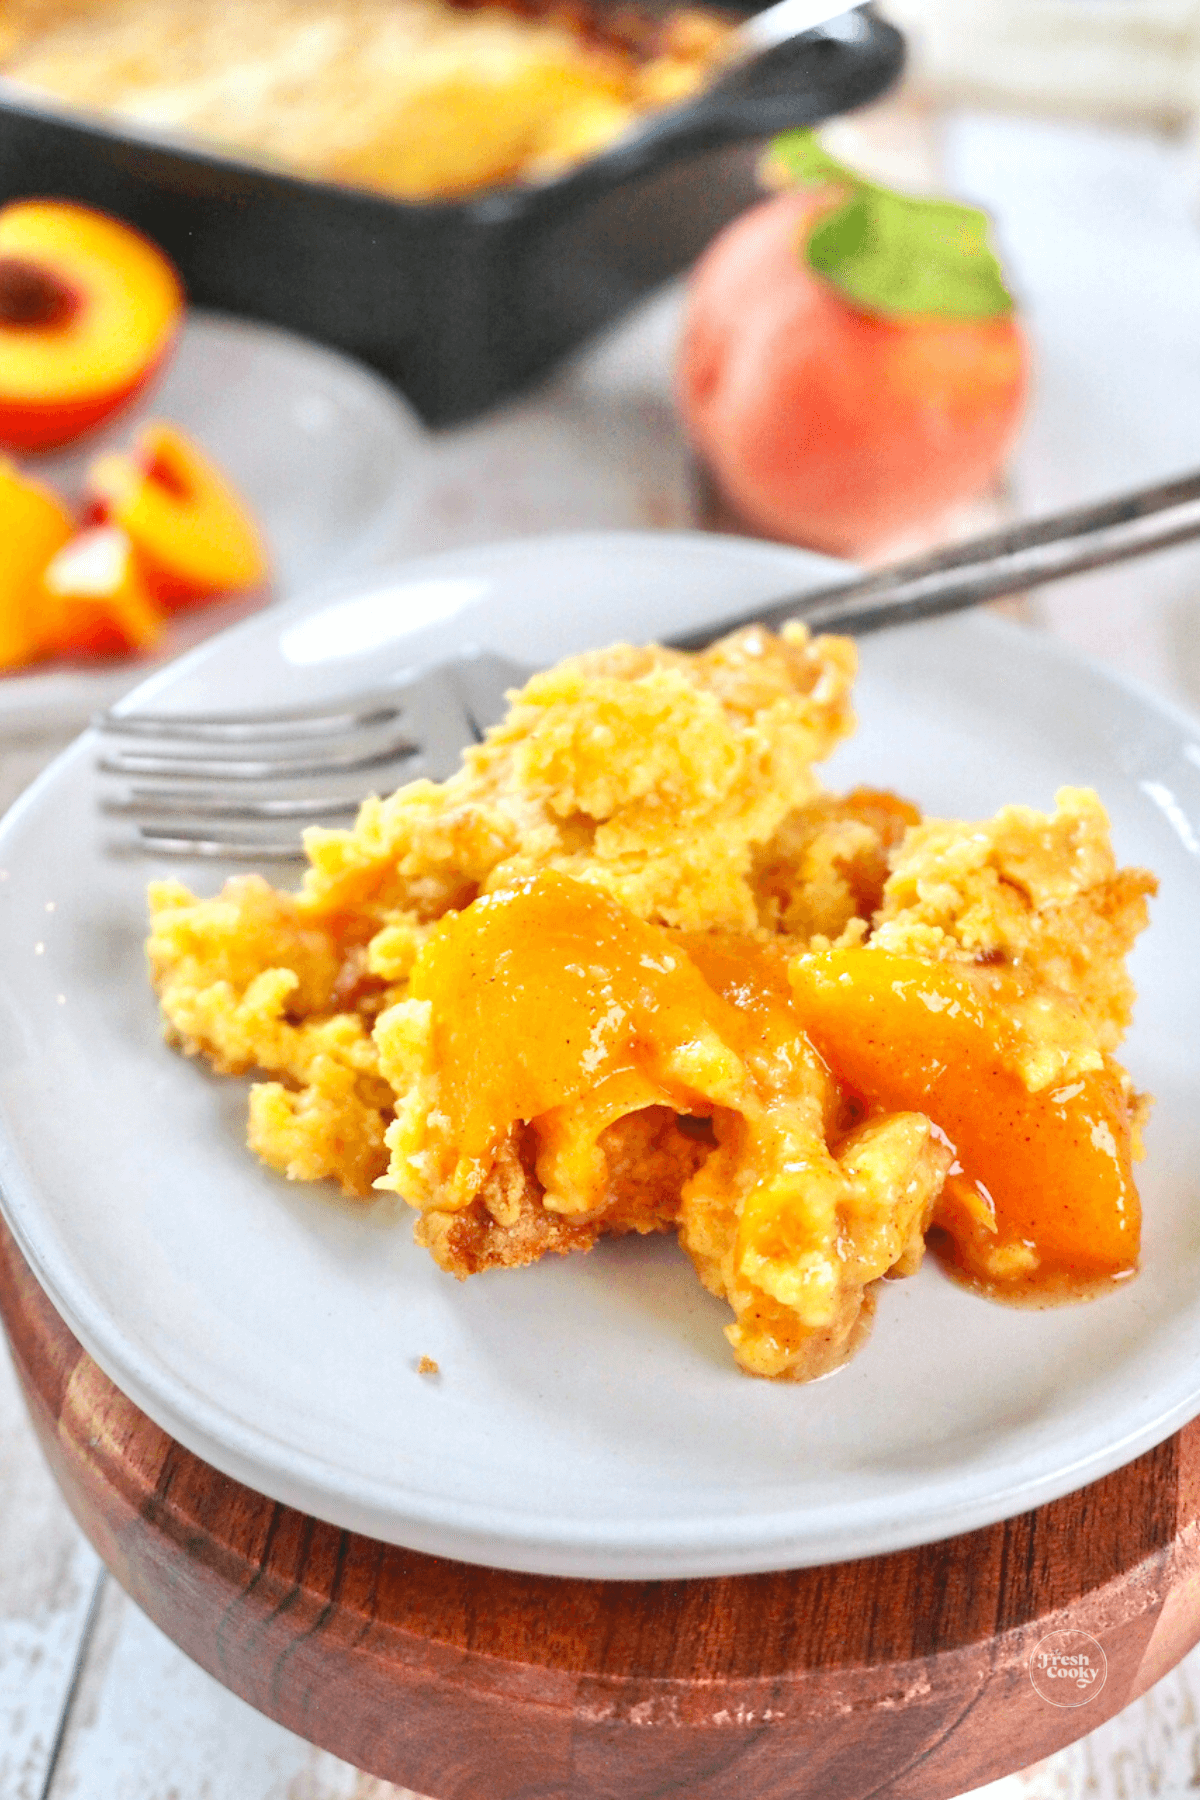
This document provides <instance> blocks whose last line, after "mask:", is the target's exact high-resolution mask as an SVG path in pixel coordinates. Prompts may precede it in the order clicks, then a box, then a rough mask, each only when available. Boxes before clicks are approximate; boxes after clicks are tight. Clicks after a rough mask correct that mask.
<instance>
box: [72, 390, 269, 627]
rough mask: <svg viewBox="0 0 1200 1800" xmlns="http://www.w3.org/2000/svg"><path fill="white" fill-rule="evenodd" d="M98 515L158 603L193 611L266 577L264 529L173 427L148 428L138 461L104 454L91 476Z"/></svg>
mask: <svg viewBox="0 0 1200 1800" xmlns="http://www.w3.org/2000/svg"><path fill="white" fill-rule="evenodd" d="M88 485H89V489H90V492H91V495H92V497H93V499H94V501H95V503H96V506H97V510H98V512H99V514H100V516H101V517H102V518H103V519H104V520H106V521H107V522H109V523H110V524H114V525H120V526H121V527H122V529H123V530H125V531H127V532H128V533H129V536H130V537H131V538H132V540H133V542H134V545H135V546H136V548H137V552H138V556H139V558H140V560H141V564H142V569H143V571H144V573H145V576H146V580H147V585H148V587H149V591H150V593H151V594H152V595H153V597H154V599H155V600H157V601H158V603H159V605H161V606H165V607H167V608H175V607H181V606H190V605H193V604H195V603H196V602H197V601H200V600H208V599H211V598H212V597H213V596H214V595H216V594H236V593H241V592H244V591H245V590H246V589H248V588H254V587H258V586H259V585H260V584H261V583H262V582H264V581H265V580H266V578H267V573H268V563H267V553H266V549H265V546H264V544H263V541H262V537H261V535H260V533H259V530H258V527H257V526H256V525H255V523H254V520H253V519H252V518H251V517H250V514H249V513H248V512H247V510H246V508H245V507H244V506H243V504H242V502H241V500H240V498H239V497H238V495H237V494H236V493H235V491H234V489H233V488H232V487H231V486H230V484H229V482H228V481H226V479H225V477H224V475H222V473H221V471H220V470H219V469H218V468H217V467H216V465H215V464H214V463H213V462H211V461H210V460H209V458H208V457H207V456H205V454H204V452H203V451H202V450H201V449H200V447H199V446H198V445H197V444H194V443H192V441H191V440H190V438H187V437H185V436H184V434H183V432H182V431H178V430H176V428H175V427H174V426H172V425H161V424H153V425H147V426H146V428H145V430H144V431H142V432H141V433H140V435H139V437H138V440H137V444H136V447H135V449H134V453H133V455H132V456H122V455H113V456H102V457H99V458H98V459H97V461H96V462H95V463H93V465H92V467H91V469H90V470H89V471H88Z"/></svg>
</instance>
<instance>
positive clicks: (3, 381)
mask: <svg viewBox="0 0 1200 1800" xmlns="http://www.w3.org/2000/svg"><path fill="white" fill-rule="evenodd" d="M183 308H184V297H183V290H182V288H181V287H180V285H179V279H178V277H177V276H176V274H175V271H174V269H173V268H172V267H171V264H170V263H169V262H168V261H167V258H166V257H165V256H164V255H163V254H162V252H161V251H160V250H157V249H156V248H155V247H154V245H153V244H151V243H150V242H149V241H148V239H146V238H144V237H142V235H141V233H140V232H137V231H134V230H132V229H131V228H130V227H129V226H128V225H122V224H121V223H120V222H119V221H118V220H116V219H110V218H108V217H107V216H106V215H105V214H103V213H97V212H93V211H91V210H90V209H89V208H87V207H83V206H75V205H72V204H69V203H68V202H65V201H58V200H23V201H18V202H16V203H15V204H13V205H11V206H6V207H4V208H2V209H0V448H3V449H6V450H50V449H54V448H56V447H57V446H59V445H61V444H66V443H69V442H71V440H72V439H74V438H77V437H80V436H81V435H82V434H83V433H84V432H87V431H91V430H92V429H93V428H94V427H96V426H97V425H100V424H102V423H103V422H104V421H105V420H107V419H109V418H111V417H112V416H113V415H114V414H115V413H117V412H119V411H120V410H121V408H122V407H123V406H125V405H126V404H127V403H128V402H129V401H130V400H132V399H133V398H134V397H135V396H136V395H137V394H138V393H140V392H141V390H142V389H143V388H144V387H145V386H146V384H147V383H148V382H149V381H150V379H151V378H152V376H153V375H154V374H155V373H156V371H157V370H158V368H159V367H160V365H161V364H162V363H163V361H164V359H165V358H166V356H167V354H168V353H169V351H170V348H171V346H172V344H173V342H174V339H175V335H176V332H177V331H178V329H179V325H180V322H181V320H182V318H183Z"/></svg>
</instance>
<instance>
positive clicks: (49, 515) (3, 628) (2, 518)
mask: <svg viewBox="0 0 1200 1800" xmlns="http://www.w3.org/2000/svg"><path fill="white" fill-rule="evenodd" d="M73 529H74V527H73V525H72V523H71V515H70V513H69V512H68V511H67V509H66V507H65V506H64V505H63V503H62V501H61V500H59V499H58V497H57V495H55V494H52V493H51V492H50V490H49V488H45V487H43V486H42V484H41V483H40V482H39V481H29V480H27V479H26V477H25V476H23V475H22V474H20V472H19V471H18V470H17V469H15V468H14V467H13V465H12V464H11V463H10V462H6V461H5V460H4V459H3V458H2V457H0V669H17V668H20V667H21V666H22V664H24V663H27V662H32V661H33V659H34V657H36V656H39V655H40V654H41V653H42V647H41V624H40V618H39V597H40V590H39V583H40V580H41V575H42V571H43V570H44V569H45V567H46V565H47V563H49V561H50V559H51V558H52V557H53V556H54V554H55V552H56V551H57V550H59V549H60V548H61V547H62V545H63V544H65V543H66V542H67V539H68V538H69V537H70V535H71V532H72V530H73Z"/></svg>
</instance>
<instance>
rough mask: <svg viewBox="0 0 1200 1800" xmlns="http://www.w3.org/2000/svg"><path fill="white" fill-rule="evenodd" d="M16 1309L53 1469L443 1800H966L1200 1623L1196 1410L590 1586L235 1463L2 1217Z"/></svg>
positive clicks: (393, 1772) (261, 1694)
mask: <svg viewBox="0 0 1200 1800" xmlns="http://www.w3.org/2000/svg"><path fill="white" fill-rule="evenodd" d="M0 1314H2V1316H3V1319H4V1323H5V1325H6V1327H7V1330H8V1335H9V1339H10V1342H11V1345H12V1350H13V1355H14V1358H15V1361H16V1367H17V1372H18V1375H19V1376H20V1379H21V1382H22V1385H23V1387H24V1391H25V1397H26V1400H27V1402H28V1405H29V1411H30V1414H31V1416H32V1419H33V1423H34V1426H35V1428H36V1430H37V1433H38V1436H39V1438H40V1440H41V1444H42V1448H43V1450H44V1451H45V1453H46V1456H47V1458H48V1460H49V1463H50V1466H51V1468H52V1470H53V1471H54V1474H55V1476H56V1477H57V1479H58V1482H59V1484H60V1486H61V1487H62V1490H63V1492H64V1494H65V1495H66V1498H67V1501H68V1503H69V1504H70V1506H71V1509H72V1511H73V1512H74V1514H75V1517H76V1518H77V1519H78V1521H79V1523H80V1525H81V1526H82V1527H83V1529H84V1531H85V1532H86V1533H87V1535H88V1537H89V1538H90V1539H91V1541H92V1543H93V1544H94V1545H95V1546H96V1549H97V1550H98V1551H99V1553H100V1555H101V1556H102V1557H103V1558H104V1561H105V1562H106V1563H107V1564H108V1566H109V1568H110V1569H111V1570H112V1571H113V1573H114V1574H115V1575H116V1576H117V1578H118V1580H119V1581H120V1582H121V1583H122V1584H123V1586H124V1587H125V1588H126V1589H127V1590H128V1592H129V1593H130V1594H131V1595H132V1597H133V1598H134V1600H136V1601H137V1603H138V1605H139V1606H141V1607H142V1608H143V1609H144V1610H145V1611H146V1612H147V1613H148V1614H149V1616H150V1617H151V1618H152V1619H153V1620H154V1621H155V1623H156V1624H158V1625H159V1626H161V1628H162V1629H163V1630H164V1631H165V1632H166V1633H167V1635H168V1636H169V1637H171V1638H173V1639H174V1641H175V1642H176V1643H177V1644H179V1645H180V1646H181V1647H182V1648H183V1649H184V1650H185V1651H186V1652H187V1653H188V1655H189V1656H191V1657H193V1658H194V1659H195V1661H196V1662H198V1663H199V1664H200V1665H201V1666H202V1667H203V1668H205V1669H207V1670H208V1671H209V1673H210V1674H212V1675H214V1676H215V1677H216V1678H217V1680H218V1681H222V1682H224V1683H225V1685H226V1686H227V1687H230V1688H232V1689H233V1691H234V1692H235V1693H237V1694H240V1695H241V1696H242V1698H243V1699H245V1700H248V1701H249V1702H250V1704H251V1705H252V1706H256V1707H258V1708H259V1709H260V1710H261V1711H262V1712H264V1713H267V1714H269V1715H270V1716H271V1717H272V1718H274V1719H277V1720H278V1721H279V1722H280V1723H281V1724H283V1725H286V1726H287V1727H289V1728H290V1729H291V1730H292V1731H296V1732H299V1733H301V1734H302V1735H303V1736H304V1737H306V1738H309V1739H311V1740H312V1741H313V1742H315V1743H317V1744H320V1745H322V1746H323V1747H324V1748H325V1749H327V1750H331V1751H333V1752H335V1753H336V1754H337V1755H338V1756H341V1757H344V1758H346V1759H347V1761H349V1762H351V1763H354V1764H356V1765H357V1766H358V1767H360V1768H363V1769H366V1770H369V1771H371V1772H372V1773H374V1774H376V1775H379V1776H382V1777H384V1778H386V1779H388V1780H391V1781H395V1782H398V1783H401V1784H402V1785H405V1786H407V1787H410V1788H415V1789H417V1790H418V1792H420V1793H422V1794H427V1795H432V1796H436V1800H652V1797H653V1800H661V1797H665V1796H668V1795H677V1796H680V1797H681V1800H682V1797H686V1800H732V1797H733V1796H735V1795H736V1796H737V1797H738V1800H868V1796H870V1800H942V1797H943V1796H949V1795H953V1794H959V1793H962V1792H963V1791H964V1790H966V1789H969V1788H973V1787H976V1786H978V1785H979V1784H981V1783H983V1782H985V1781H989V1780H992V1779H993V1778H995V1777H997V1776H1000V1775H1003V1774H1005V1773H1007V1772H1009V1771H1010V1770H1012V1769H1015V1768H1020V1767H1024V1766H1025V1765H1027V1764H1029V1763H1031V1762H1034V1761H1036V1760H1037V1759H1038V1758H1039V1757H1042V1756H1046V1755H1048V1754H1049V1753H1050V1752H1051V1751H1054V1750H1057V1749H1060V1748H1061V1747H1062V1746H1063V1745H1064V1744H1067V1743H1069V1742H1071V1741H1072V1740H1073V1739H1074V1738H1077V1737H1080V1736H1082V1735H1083V1733H1084V1732H1087V1731H1090V1730H1091V1729H1092V1728H1093V1727H1094V1726H1096V1725H1099V1724H1100V1723H1101V1721H1102V1720H1104V1719H1106V1718H1108V1717H1110V1716H1111V1715H1112V1714H1113V1713H1115V1712H1118V1711H1119V1710H1120V1709H1121V1708H1122V1707H1123V1706H1125V1705H1126V1704H1127V1703H1128V1702H1129V1701H1130V1700H1132V1699H1133V1698H1135V1697H1136V1696H1137V1695H1138V1694H1140V1693H1142V1692H1144V1691H1145V1689H1146V1688H1148V1687H1149V1686H1150V1685H1151V1683H1152V1682H1154V1681H1157V1680H1158V1678H1159V1677H1160V1676H1161V1675H1164V1674H1165V1673H1166V1672H1167V1671H1168V1670H1169V1669H1170V1668H1172V1667H1173V1665H1174V1664H1175V1663H1176V1662H1177V1661H1178V1660H1179V1659H1180V1658H1181V1657H1182V1656H1183V1655H1184V1654H1185V1653H1186V1652H1187V1651H1188V1650H1189V1649H1190V1648H1191V1647H1192V1645H1193V1644H1194V1643H1195V1642H1196V1640H1197V1639H1198V1638H1200V1525H1198V1523H1197V1520H1198V1517H1200V1422H1197V1423H1194V1424H1192V1425H1189V1426H1187V1427H1186V1428H1185V1429H1184V1430H1182V1431H1181V1432H1179V1433H1178V1434H1177V1435H1176V1436H1175V1437H1174V1438H1172V1439H1170V1440H1169V1441H1168V1442H1167V1443H1165V1444H1161V1445H1160V1446H1159V1447H1158V1449H1156V1450H1152V1451H1150V1452H1149V1453H1148V1454H1146V1455H1145V1456H1141V1457H1139V1458H1138V1460H1137V1461H1136V1462H1133V1463H1130V1464H1129V1466H1128V1467H1127V1468H1124V1469H1121V1470H1119V1471H1118V1472H1117V1473H1116V1474H1114V1475H1110V1476H1108V1477H1106V1478H1105V1479H1104V1480H1103V1481H1098V1482H1096V1483H1095V1484H1094V1485H1093V1486H1091V1487H1088V1488H1084V1489H1082V1490H1081V1491H1080V1492H1079V1493H1075V1494H1071V1495H1068V1496H1067V1497H1066V1498H1065V1499H1063V1500H1058V1501H1055V1502H1054V1503H1053V1504H1052V1505H1049V1506H1043V1507H1039V1508H1038V1509H1037V1511H1036V1512H1030V1513H1025V1514H1023V1515H1022V1516H1021V1517H1020V1518H1016V1519H1010V1520H1008V1521H1007V1522H1006V1523H1005V1524H1002V1525H994V1526H991V1527H990V1528H989V1529H987V1530H985V1531H974V1532H970V1533H968V1534H966V1535H964V1536H962V1537H957V1538H952V1539H949V1540H948V1541H946V1542H943V1543H940V1544H930V1545H927V1546H926V1547H924V1548H922V1549H917V1550H909V1551H904V1552H902V1553H899V1554H896V1555H893V1556H880V1557H872V1558H870V1559H867V1560H864V1561H860V1562H848V1563H838V1564H835V1565H831V1566H829V1567H826V1568H820V1569H799V1570H794V1571H788V1572H783V1573H779V1574H773V1575H754V1576H740V1577H736V1578H730V1579H725V1580H704V1581H667V1582H636V1583H635V1582H602V1581H564V1580H557V1579H553V1578H550V1577H542V1576H533V1575H513V1574H506V1573H504V1572H503V1571H500V1570H495V1569H484V1568H478V1567H475V1566H473V1565H471V1564H467V1563H459V1562H449V1561H445V1560H442V1559H439V1558H437V1557H431V1556H422V1555H418V1554H416V1553H415V1552H413V1551H409V1550H399V1549H395V1548H393V1547H391V1546H389V1545H386V1544H381V1543H376V1542H374V1541H373V1540H371V1539H369V1538H364V1537H358V1536H356V1535H354V1534H353V1533H351V1532H346V1531H339V1530H337V1529H335V1528H334V1527H333V1526H330V1525H324V1524H321V1523H319V1522H318V1521H317V1520H316V1519H311V1518H306V1517H304V1516H303V1515H302V1514H300V1513H297V1512H293V1511H292V1510H291V1509H290V1508H288V1507H286V1506H280V1505H276V1504H275V1503H274V1502H273V1501H270V1500H267V1499H265V1498H264V1497H263V1496H262V1495H261V1494H257V1493H254V1492H252V1491H251V1490H250V1489H249V1488H245V1487H242V1486H240V1485H239V1484H238V1483H237V1482H235V1481H230V1480H229V1479H228V1478H227V1477H226V1476H224V1475H220V1474H218V1473H217V1471H216V1470H215V1469H212V1468H210V1467H209V1466H208V1465H207V1464H205V1463H203V1462H201V1461H200V1460H199V1459H198V1458H197V1457H195V1456H193V1455H191V1453H190V1452H189V1451H187V1450H184V1449H183V1448H182V1447H181V1446H180V1445H179V1444H177V1443H175V1442H173V1440H172V1439H171V1438H169V1437H167V1435H166V1434H165V1433H164V1432H162V1431H160V1430H159V1428H158V1427H157V1426H156V1425H153V1424H151V1422H150V1420H149V1419H148V1418H147V1417H146V1416H145V1414H144V1413H141V1412H139V1411H138V1409H137V1408H136V1407H135V1406H134V1405H133V1404H132V1403H131V1402H130V1401H129V1400H127V1399H126V1398H125V1397H124V1395H123V1394H121V1393H120V1392H119V1390H118V1389H117V1388H115V1387H114V1386H113V1385H112V1383H111V1382H110V1381H109V1380H108V1379H107V1378H106V1377H105V1376H104V1375H103V1374H102V1373H101V1372H100V1370H99V1369H98V1368H97V1366H96V1364H95V1363H94V1362H93V1361H92V1359H91V1358H90V1357H89V1356H88V1355H87V1354H86V1353H85V1352H84V1351H83V1349H82V1348H81V1347H80V1345H79V1344H78V1342H77V1341H76V1339H75V1338H74V1337H72V1336H71V1334H70V1332H69V1331H68V1330H67V1328H66V1326H65V1325H64V1324H63V1322H62V1320H61V1319H60V1318H59V1317H58V1315H57V1313H56V1312H55V1311H54V1309H53V1308H52V1307H51V1305H50V1303H49V1301H48V1300H47V1299H46V1297H45V1295H44V1294H43V1292H42V1290H41V1289H40V1288H39V1286H38V1285H37V1283H36V1281H35V1280H34V1278H33V1276H32V1275H31V1274H30V1271H29V1269H28V1267H27V1266H26V1264H25V1263H24V1261H23V1260H22V1258H21V1256H20V1254H19V1253H18V1251H17V1249H16V1247H15V1245H14V1244H13V1241H12V1239H11V1237H10V1236H9V1235H8V1233H7V1232H6V1231H5V1230H4V1228H3V1226H2V1225H0ZM9 1548H10V1550H14V1549H17V1548H18V1547H15V1546H9ZM1064 1629H1066V1630H1075V1631H1083V1632H1087V1633H1090V1634H1091V1636H1092V1637H1093V1638H1094V1639H1096V1640H1098V1642H1099V1644H1100V1645H1101V1646H1102V1648H1103V1653H1104V1656H1103V1659H1101V1658H1099V1656H1098V1655H1097V1654H1096V1653H1095V1652H1094V1651H1092V1650H1090V1649H1089V1650H1088V1656H1089V1659H1090V1666H1094V1667H1097V1668H1098V1670H1099V1673H1098V1674H1097V1676H1096V1678H1095V1679H1096V1682H1097V1684H1099V1683H1100V1682H1101V1681H1102V1685H1096V1686H1094V1687H1093V1688H1091V1689H1089V1690H1088V1698H1087V1700H1086V1703H1084V1704H1073V1705H1070V1706H1065V1705H1061V1704H1053V1703H1051V1701H1049V1700H1047V1699H1043V1698H1042V1697H1041V1695H1040V1694H1039V1693H1038V1692H1036V1691H1035V1689H1034V1687H1033V1685H1032V1682H1031V1679H1030V1673H1029V1665H1030V1657H1031V1654H1032V1652H1033V1651H1034V1649H1035V1647H1036V1646H1037V1645H1038V1644H1039V1642H1040V1641H1041V1640H1042V1639H1044V1638H1045V1637H1046V1636H1047V1634H1048V1633H1052V1632H1056V1631H1061V1630H1064ZM1056 1641H1057V1642H1058V1643H1060V1644H1061V1643H1063V1642H1066V1640H1056ZM1081 1641H1082V1642H1084V1643H1085V1645H1086V1640H1081ZM1070 1642H1071V1643H1074V1642H1075V1640H1071V1641H1070ZM1104 1664H1106V1668H1105V1667H1104V1666H1103V1665H1104ZM1042 1686H1043V1688H1046V1683H1045V1682H1044V1681H1043V1683H1042ZM1047 1691H1048V1690H1047ZM1056 1691H1057V1690H1056Z"/></svg>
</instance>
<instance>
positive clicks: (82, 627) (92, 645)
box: [41, 525, 163, 656]
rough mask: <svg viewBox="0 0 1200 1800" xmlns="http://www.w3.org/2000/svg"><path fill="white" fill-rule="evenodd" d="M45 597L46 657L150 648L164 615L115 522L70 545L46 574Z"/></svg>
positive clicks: (114, 653) (82, 534)
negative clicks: (155, 602) (149, 591)
mask: <svg viewBox="0 0 1200 1800" xmlns="http://www.w3.org/2000/svg"><path fill="white" fill-rule="evenodd" d="M41 600H42V606H41V614H42V645H41V647H42V653H43V655H46V656H124V655H126V654H127V653H128V652H129V651H131V650H146V649H149V647H150V645H151V644H153V643H154V642H155V641H156V639H157V638H158V637H159V635H160V634H161V632H162V626H163V614H162V612H161V611H160V609H159V608H158V607H157V606H156V605H155V604H154V602H153V600H152V599H151V598H150V595H149V593H148V592H147V590H146V583H145V579H144V577H143V575H142V573H141V570H140V569H139V567H138V559H137V554H136V552H135V551H134V548H133V545H132V544H131V543H130V541H129V538H128V536H127V535H126V533H125V532H123V531H122V530H121V529H120V528H119V526H116V525H97V526H93V527H92V528H91V529H90V530H88V531H81V532H80V533H79V535H78V537H74V538H72V539H71V541H70V543H68V544H65V545H64V546H63V548H62V549H61V550H60V551H59V552H58V554H57V555H56V556H54V557H53V558H52V559H51V561H50V563H49V564H48V565H47V568H46V570H45V572H44V574H43V576H42V581H41Z"/></svg>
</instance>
